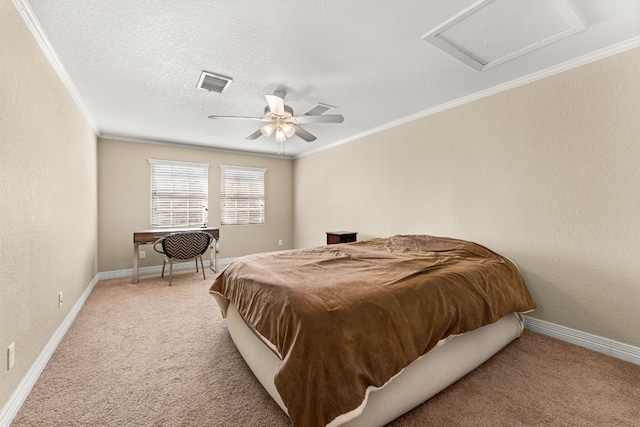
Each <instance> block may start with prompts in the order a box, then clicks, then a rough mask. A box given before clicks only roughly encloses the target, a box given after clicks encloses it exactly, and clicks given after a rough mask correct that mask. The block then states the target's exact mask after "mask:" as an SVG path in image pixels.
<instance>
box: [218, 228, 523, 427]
mask: <svg viewBox="0 0 640 427" xmlns="http://www.w3.org/2000/svg"><path fill="white" fill-rule="evenodd" d="M210 292H211V293H212V294H219V295H222V296H223V297H224V298H226V299H227V300H229V301H231V302H233V304H234V305H235V306H236V307H237V309H238V312H239V313H240V315H242V317H243V318H244V319H245V320H246V321H247V322H248V323H249V324H250V325H252V326H253V328H255V330H257V331H258V332H259V333H260V334H261V335H262V336H263V337H265V338H266V339H268V340H269V341H270V342H271V343H272V344H273V345H274V346H275V347H276V348H277V350H278V351H279V353H280V355H281V358H282V363H281V365H280V367H279V368H278V370H277V372H276V376H275V379H274V380H275V385H276V388H277V389H278V392H279V393H280V396H281V397H282V400H283V401H284V403H285V405H286V406H287V409H288V412H289V416H290V418H291V420H292V421H293V425H294V426H323V425H326V424H327V423H329V422H331V421H332V420H333V419H334V418H335V417H337V416H338V415H341V414H343V413H347V412H349V411H351V410H353V409H355V408H358V406H359V405H360V404H361V403H362V402H363V399H364V397H365V391H366V389H367V387H369V386H375V387H380V386H382V385H384V384H385V383H386V382H387V381H389V379H390V378H391V377H393V376H394V375H395V374H397V373H398V372H400V371H401V370H402V369H403V368H404V367H406V366H407V365H409V364H410V363H411V362H413V361H414V360H416V359H417V358H418V357H420V356H421V355H423V354H425V353H426V352H427V351H429V350H430V349H432V348H433V347H434V346H435V345H436V344H437V342H438V341H439V340H440V339H443V338H446V337H447V336H449V335H454V334H460V333H463V332H467V331H471V330H473V329H476V328H478V327H480V326H483V325H486V324H489V323H493V322H495V321H497V320H499V319H500V318H501V317H503V316H505V315H507V314H509V313H512V312H525V311H529V310H532V309H534V308H535V302H534V301H533V299H532V297H531V295H530V294H529V292H528V290H527V288H526V286H525V283H524V281H523V279H522V277H521V276H520V274H519V272H518V270H517V268H516V267H515V266H514V265H513V264H512V263H511V262H510V261H509V260H507V259H506V258H504V257H502V256H500V255H498V254H496V253H494V252H492V251H490V250H489V249H487V248H485V247H483V246H480V245H478V244H475V243H471V242H467V241H463V240H456V239H449V238H439V237H433V236H394V237H390V238H387V239H372V240H368V241H363V242H358V243H351V244H346V245H331V246H323V247H319V248H315V249H306V250H290V251H282V252H274V253H267V254H258V255H250V256H245V257H242V258H238V259H236V260H235V261H234V262H233V263H232V264H230V265H229V266H228V267H227V268H226V269H225V271H224V272H223V273H222V274H221V275H220V276H219V277H218V278H217V279H216V280H215V282H214V284H213V286H212V287H211V290H210ZM221 308H222V310H223V314H226V307H224V304H223V306H221Z"/></svg>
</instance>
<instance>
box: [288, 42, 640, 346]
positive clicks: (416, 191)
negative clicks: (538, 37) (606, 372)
mask: <svg viewBox="0 0 640 427" xmlns="http://www.w3.org/2000/svg"><path fill="white" fill-rule="evenodd" d="M638 70H640V49H634V50H632V51H628V52H625V53H622V54H619V55H616V56H613V57H610V58H607V59H604V60H601V61H598V62H595V63H592V64H589V65H586V66H583V67H580V68H577V69H574V70H570V71H567V72H564V73H561V74H558V75H555V76H553V77H549V78H546V79H544V80H541V81H538V82H535V83H532V84H529V85H526V86H523V87H519V88H516V89H512V90H510V91H507V92H504V93H501V94H497V95H494V96H491V97H488V98H485V99H482V100H479V101H476V102H473V103H471V104H467V105H464V106H461V107H458V108H455V109H452V110H449V111H445V112H442V113H439V114H436V115H433V116H430V117H426V118H423V119H420V120H417V121H414V122H411V123H408V124H405V125H401V126H398V127H396V128H393V129H390V130H387V131H384V132H381V133H378V134H375V135H372V136H369V137H366V138H363V139H361V140H358V141H354V142H351V143H348V144H344V145H342V146H339V147H336V148H334V149H331V150H327V151H323V152H320V153H317V154H314V155H310V156H307V157H303V158H300V159H298V160H296V161H295V192H294V194H295V196H294V200H295V208H294V221H295V224H294V236H295V241H294V245H295V246H296V247H309V246H314V245H320V244H323V242H324V232H325V231H327V230H331V229H338V230H353V231H357V232H359V238H361V239H363V238H369V237H377V236H388V235H392V234H396V233H426V234H434V235H443V236H451V237H458V238H464V239H469V240H473V241H476V242H479V243H482V244H485V245H487V246H489V247H490V248H493V249H495V250H497V251H498V252H501V253H502V254H504V255H506V256H508V257H510V258H512V259H513V260H514V261H515V262H516V263H517V264H518V265H519V267H520V268H521V270H522V272H523V274H524V276H525V279H526V280H527V283H528V284H529V287H530V288H531V291H532V293H533V295H534V297H535V298H536V300H537V302H538V305H539V309H538V310H537V311H536V312H535V313H533V314H532V316H534V317H539V318H540V319H543V320H546V321H549V322H553V323H556V324H560V325H563V326H566V327H570V328H574V329H578V330H581V331H584V332H588V333H592V334H595V335H599V336H603V337H606V338H609V339H613V340H617V341H621V342H624V343H627V344H630V345H634V346H640V334H638V331H640V316H638V304H639V303H640V281H639V278H640V258H639V257H640V78H638Z"/></svg>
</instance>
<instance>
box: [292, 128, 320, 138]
mask: <svg viewBox="0 0 640 427" xmlns="http://www.w3.org/2000/svg"><path fill="white" fill-rule="evenodd" d="M291 126H293V128H294V129H295V130H296V135H298V136H299V137H300V138H302V139H304V140H305V141H307V142H311V141H315V140H316V137H315V136H314V135H311V134H310V133H309V132H307V131H306V130H304V129H302V128H301V127H300V126H297V125H291Z"/></svg>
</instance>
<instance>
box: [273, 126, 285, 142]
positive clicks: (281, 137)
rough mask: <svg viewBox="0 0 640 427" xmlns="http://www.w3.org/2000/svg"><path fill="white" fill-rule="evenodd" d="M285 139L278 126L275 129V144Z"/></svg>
mask: <svg viewBox="0 0 640 427" xmlns="http://www.w3.org/2000/svg"><path fill="white" fill-rule="evenodd" d="M286 140H287V137H286V135H285V133H284V131H283V130H282V128H281V127H280V126H278V127H277V128H276V142H285V141H286Z"/></svg>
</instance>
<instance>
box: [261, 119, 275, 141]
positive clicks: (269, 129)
mask: <svg viewBox="0 0 640 427" xmlns="http://www.w3.org/2000/svg"><path fill="white" fill-rule="evenodd" d="M274 130H276V125H274V124H273V123H268V124H266V125H264V126H262V127H261V128H260V132H262V135H264V137H265V138H269V137H270V136H271V134H272V133H273V131H274Z"/></svg>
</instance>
